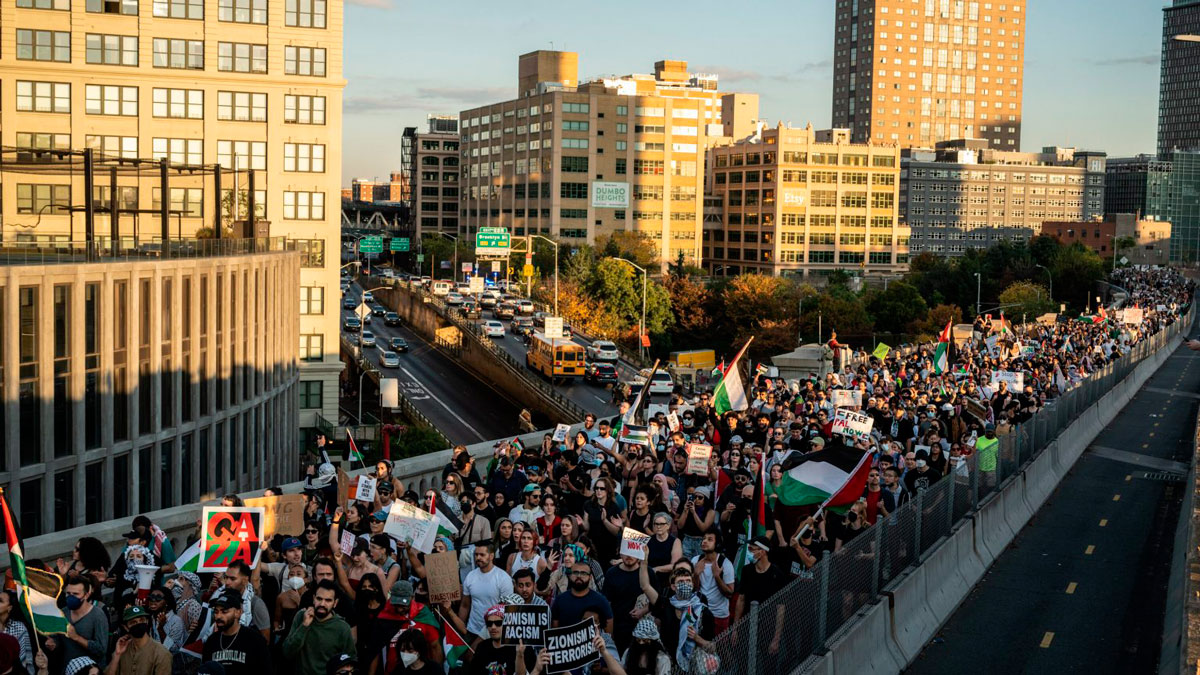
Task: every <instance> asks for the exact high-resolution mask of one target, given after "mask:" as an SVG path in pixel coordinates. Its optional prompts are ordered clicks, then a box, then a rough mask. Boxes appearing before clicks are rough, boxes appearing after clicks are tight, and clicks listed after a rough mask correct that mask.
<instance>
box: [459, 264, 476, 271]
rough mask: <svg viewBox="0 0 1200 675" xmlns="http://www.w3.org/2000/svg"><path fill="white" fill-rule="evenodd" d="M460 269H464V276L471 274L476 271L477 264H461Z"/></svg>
mask: <svg viewBox="0 0 1200 675" xmlns="http://www.w3.org/2000/svg"><path fill="white" fill-rule="evenodd" d="M459 267H460V268H462V271H463V274H470V273H471V272H472V270H474V269H475V263H469V262H465V263H459Z"/></svg>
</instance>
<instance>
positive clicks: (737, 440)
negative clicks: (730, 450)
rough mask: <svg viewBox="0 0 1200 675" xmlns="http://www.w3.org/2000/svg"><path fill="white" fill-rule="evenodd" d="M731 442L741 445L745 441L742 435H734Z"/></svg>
mask: <svg viewBox="0 0 1200 675" xmlns="http://www.w3.org/2000/svg"><path fill="white" fill-rule="evenodd" d="M729 442H730V443H731V444H732V443H736V444H738V445H741V444H742V443H744V441H743V440H742V437H741V436H734V437H733V438H731V439H729Z"/></svg>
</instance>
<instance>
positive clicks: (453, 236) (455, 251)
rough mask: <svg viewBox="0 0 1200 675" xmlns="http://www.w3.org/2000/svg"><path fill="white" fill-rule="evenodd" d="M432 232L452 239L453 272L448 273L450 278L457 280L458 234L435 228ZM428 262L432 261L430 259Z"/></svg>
mask: <svg viewBox="0 0 1200 675" xmlns="http://www.w3.org/2000/svg"><path fill="white" fill-rule="evenodd" d="M434 233H435V234H440V235H441V236H443V237H445V238H447V239H453V240H454V270H453V273H452V274H451V275H450V277H451V278H452V279H454V280H455V281H458V235H457V234H450V233H448V232H442V231H441V230H435V231H434ZM430 262H432V261H430ZM429 276H431V277H432V276H433V274H430V275H429Z"/></svg>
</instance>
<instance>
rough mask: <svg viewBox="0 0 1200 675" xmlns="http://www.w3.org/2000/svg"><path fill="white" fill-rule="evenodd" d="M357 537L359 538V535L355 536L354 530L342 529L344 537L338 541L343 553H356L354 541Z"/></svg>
mask: <svg viewBox="0 0 1200 675" xmlns="http://www.w3.org/2000/svg"><path fill="white" fill-rule="evenodd" d="M356 539H358V537H356V536H354V533H353V532H347V531H346V530H342V538H341V540H340V541H339V542H338V548H340V549H342V553H344V554H346V555H350V554H351V553H354V541H355V540H356Z"/></svg>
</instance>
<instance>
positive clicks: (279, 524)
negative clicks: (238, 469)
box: [242, 495, 304, 541]
mask: <svg viewBox="0 0 1200 675" xmlns="http://www.w3.org/2000/svg"><path fill="white" fill-rule="evenodd" d="M242 503H243V504H244V505H245V506H249V507H254V508H261V509H262V510H263V515H264V518H263V534H262V538H263V541H271V537H274V536H275V535H276V534H283V535H287V536H289V537H298V536H300V533H301V532H302V531H304V495H280V496H278V497H251V498H250V499H246V500H243V502H242Z"/></svg>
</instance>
